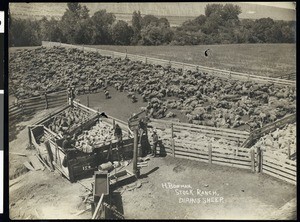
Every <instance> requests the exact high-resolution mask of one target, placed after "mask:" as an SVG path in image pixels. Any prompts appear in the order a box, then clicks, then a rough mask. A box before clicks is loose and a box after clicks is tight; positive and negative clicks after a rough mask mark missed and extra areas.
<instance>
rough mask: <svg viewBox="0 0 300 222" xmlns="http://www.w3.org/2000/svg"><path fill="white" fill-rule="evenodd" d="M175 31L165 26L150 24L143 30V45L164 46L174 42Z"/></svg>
mask: <svg viewBox="0 0 300 222" xmlns="http://www.w3.org/2000/svg"><path fill="white" fill-rule="evenodd" d="M173 34H174V33H173V31H172V30H171V29H170V28H168V27H166V26H165V25H163V24H160V25H159V26H156V25H155V23H150V24H149V25H148V26H146V27H144V28H143V29H142V30H141V37H142V38H141V41H140V42H141V44H142V45H162V44H168V43H170V42H171V41H172V38H173Z"/></svg>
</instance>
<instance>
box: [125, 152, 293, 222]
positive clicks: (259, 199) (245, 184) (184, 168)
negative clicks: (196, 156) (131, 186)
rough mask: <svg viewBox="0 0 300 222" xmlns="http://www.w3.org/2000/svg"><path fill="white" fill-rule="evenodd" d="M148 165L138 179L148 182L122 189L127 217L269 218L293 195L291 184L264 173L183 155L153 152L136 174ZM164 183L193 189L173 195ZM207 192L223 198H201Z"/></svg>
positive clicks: (172, 191)
mask: <svg viewBox="0 0 300 222" xmlns="http://www.w3.org/2000/svg"><path fill="white" fill-rule="evenodd" d="M149 171H150V174H148V175H147V177H146V178H144V179H141V181H148V183H145V184H143V185H142V187H141V188H140V189H136V190H134V191H127V190H126V191H125V192H124V193H123V194H122V199H123V204H124V212H125V217H126V218H127V219H184V218H186V219H262V218H265V219H270V218H267V217H268V216H270V215H271V214H274V213H275V212H276V211H278V209H279V208H280V207H282V206H283V205H284V204H285V203H286V202H288V201H290V200H291V199H293V198H294V197H295V195H296V187H295V186H293V185H290V184H287V183H284V182H282V181H280V180H277V179H273V178H271V177H269V176H267V175H260V174H253V173H251V172H250V171H249V170H240V169H235V168H230V167H223V166H217V165H211V166H210V165H208V164H206V163H202V162H197V161H187V160H185V159H173V158H172V157H165V158H155V159H152V160H151V161H150V163H149V166H148V167H146V168H143V169H142V171H141V174H147V173H149ZM151 171H154V172H153V173H151ZM168 183H171V184H173V185H174V184H176V185H187V186H190V187H191V188H179V189H178V190H183V191H188V192H189V190H193V191H192V194H193V195H192V194H191V193H189V194H187V195H183V194H182V195H180V194H179V195H177V193H176V192H179V191H178V190H177V191H175V189H167V188H163V184H168ZM187 186H186V187H187ZM197 189H198V190H202V191H211V192H213V191H215V192H216V193H217V194H216V195H217V196H215V195H201V193H200V192H199V194H197ZM209 197H215V198H214V199H211V200H215V201H220V200H221V198H224V199H223V201H221V202H215V203H212V202H211V203H204V202H203V201H204V199H205V200H206V201H207V200H208V199H207V198H209ZM180 198H200V199H201V200H200V201H201V202H200V203H179V202H182V201H183V199H180ZM190 200H191V199H190ZM294 207H295V206H294ZM281 218H282V217H281Z"/></svg>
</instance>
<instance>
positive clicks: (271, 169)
mask: <svg viewBox="0 0 300 222" xmlns="http://www.w3.org/2000/svg"><path fill="white" fill-rule="evenodd" d="M263 169H264V171H265V170H267V171H269V172H272V173H274V174H277V175H279V176H282V177H284V178H287V179H290V180H294V181H296V176H292V175H290V174H287V173H285V172H282V171H280V170H278V169H274V168H272V167H270V166H268V165H265V164H263Z"/></svg>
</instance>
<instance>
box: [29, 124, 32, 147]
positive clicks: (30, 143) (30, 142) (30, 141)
mask: <svg viewBox="0 0 300 222" xmlns="http://www.w3.org/2000/svg"><path fill="white" fill-rule="evenodd" d="M30 130H31V127H30V126H28V139H29V145H30V146H31V145H32V138H31V132H30Z"/></svg>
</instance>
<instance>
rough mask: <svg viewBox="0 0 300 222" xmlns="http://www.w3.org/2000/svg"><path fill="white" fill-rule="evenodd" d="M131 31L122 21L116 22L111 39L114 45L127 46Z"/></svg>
mask: <svg viewBox="0 0 300 222" xmlns="http://www.w3.org/2000/svg"><path fill="white" fill-rule="evenodd" d="M133 34H134V32H133V29H132V28H131V27H130V26H129V25H128V24H127V23H126V22H124V21H118V22H117V23H116V24H115V25H114V26H113V28H112V39H113V42H114V44H116V45H129V44H130V41H131V39H132V37H133Z"/></svg>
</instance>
